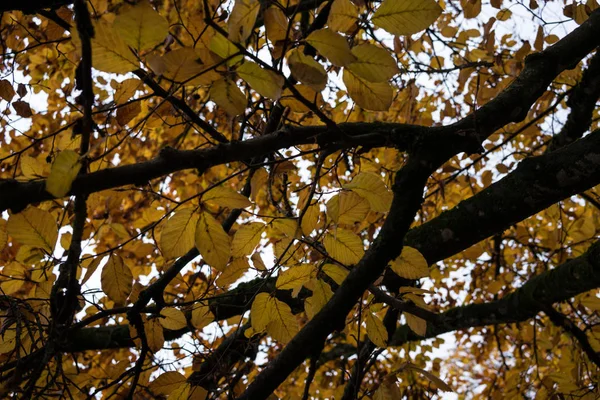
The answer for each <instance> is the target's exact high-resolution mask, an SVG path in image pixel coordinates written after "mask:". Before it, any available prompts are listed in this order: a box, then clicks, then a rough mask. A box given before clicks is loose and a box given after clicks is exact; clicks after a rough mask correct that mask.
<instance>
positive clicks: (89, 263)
mask: <svg viewBox="0 0 600 400" xmlns="http://www.w3.org/2000/svg"><path fill="white" fill-rule="evenodd" d="M103 259H104V257H94V258H88V259H87V260H84V261H83V266H84V267H85V274H84V275H83V279H82V280H81V284H82V285H83V284H85V283H86V282H87V281H88V280H89V279H90V278H91V277H92V275H93V274H94V272H96V270H97V269H98V267H99V266H100V263H101V262H102V260H103Z"/></svg>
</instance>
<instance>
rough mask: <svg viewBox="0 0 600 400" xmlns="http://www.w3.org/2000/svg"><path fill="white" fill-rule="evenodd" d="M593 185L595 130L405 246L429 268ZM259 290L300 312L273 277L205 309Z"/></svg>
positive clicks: (81, 334) (97, 340) (106, 339)
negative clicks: (272, 295)
mask: <svg viewBox="0 0 600 400" xmlns="http://www.w3.org/2000/svg"><path fill="white" fill-rule="evenodd" d="M590 149H597V152H596V153H594V152H591V151H590ZM539 171H544V173H541V174H540V173H539ZM599 183H600V131H595V132H594V133H592V134H590V135H588V136H586V137H585V138H583V139H580V140H578V141H576V142H575V143H573V144H571V145H569V146H566V147H564V148H561V149H559V150H556V151H554V152H552V154H545V155H542V156H539V157H534V158H532V159H530V160H526V161H525V162H522V163H521V165H519V167H518V168H517V169H516V170H515V171H513V172H512V173H510V174H509V175H507V176H506V177H504V178H503V179H501V180H500V181H498V182H496V183H494V184H493V185H491V186H490V187H488V188H487V189H485V190H483V191H482V192H480V193H478V194H476V195H475V196H473V197H471V198H470V199H467V200H464V201H463V202H461V203H460V204H459V205H458V206H456V207H455V208H453V209H452V210H449V211H446V212H444V213H443V214H441V215H440V216H438V217H436V218H434V219H433V220H431V221H429V222H427V223H425V224H423V225H421V226H419V227H416V228H413V229H411V230H410V231H409V232H408V234H407V235H406V239H405V243H406V244H407V245H409V246H412V247H415V248H417V249H419V251H420V252H421V253H422V254H423V255H424V256H425V258H426V259H427V261H428V262H429V263H430V264H434V263H436V262H438V261H440V260H443V259H445V258H448V257H450V256H452V255H454V254H456V253H458V252H460V251H463V250H465V249H467V248H469V247H470V246H472V245H474V244H476V243H478V242H480V241H481V240H484V239H485V238H487V237H489V236H491V235H493V234H494V233H495V232H498V231H502V230H504V229H507V228H509V227H510V226H511V225H513V224H515V223H517V222H519V221H521V220H523V219H525V218H527V217H529V216H530V215H533V214H535V213H537V212H539V211H542V210H544V209H545V208H547V207H548V206H550V205H552V204H554V203H556V202H558V201H560V200H563V199H565V198H568V197H570V196H573V195H575V194H577V193H580V192H582V191H584V190H587V189H589V188H591V187H593V186H595V185H597V184H599ZM524 194H526V195H524ZM259 292H267V293H276V296H277V298H279V299H280V300H282V301H285V302H286V303H288V304H289V305H290V306H291V307H292V309H296V310H302V302H301V300H299V299H294V298H292V297H291V295H290V293H289V291H277V292H275V280H274V279H273V278H271V279H268V280H266V281H265V280H263V279H260V278H259V279H256V280H254V281H251V282H247V283H243V284H241V285H239V286H238V287H237V288H236V289H234V290H232V291H230V292H228V293H227V294H226V295H224V296H222V297H219V298H216V299H213V300H211V302H210V306H211V310H212V311H213V313H214V314H215V316H216V317H217V319H219V320H221V319H227V318H230V317H232V316H234V315H240V314H242V313H243V312H244V311H246V310H247V308H248V305H249V304H251V302H252V298H253V296H255V295H256V293H259ZM112 331H115V332H114V334H112V333H111V332H112ZM117 331H119V332H117ZM93 332H98V335H97V336H96V335H95V334H94V333H93ZM182 333H183V332H181V333H179V335H181V334H182ZM169 334H171V333H169ZM72 335H73V336H71V339H70V341H69V342H70V344H69V346H70V347H69V348H70V349H71V351H82V350H86V349H89V350H95V349H98V350H99V349H107V348H117V347H128V346H129V345H130V343H131V341H130V339H129V333H128V327H127V326H122V327H121V326H115V327H108V328H107V329H105V328H86V329H83V330H82V331H77V332H73V333H72ZM174 337H178V336H174Z"/></svg>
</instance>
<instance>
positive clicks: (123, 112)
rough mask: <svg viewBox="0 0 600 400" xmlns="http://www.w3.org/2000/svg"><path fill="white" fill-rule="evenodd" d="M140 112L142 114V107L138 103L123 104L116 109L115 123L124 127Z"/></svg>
mask: <svg viewBox="0 0 600 400" xmlns="http://www.w3.org/2000/svg"><path fill="white" fill-rule="evenodd" d="M140 112H142V106H141V104H140V102H139V101H134V102H131V103H128V104H125V105H124V106H122V107H119V108H118V109H117V122H118V124H119V125H121V126H125V125H127V123H129V122H130V121H131V120H132V119H134V118H135V117H137V115H138V114H139V113H140Z"/></svg>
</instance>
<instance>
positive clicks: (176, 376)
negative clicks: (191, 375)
mask: <svg viewBox="0 0 600 400" xmlns="http://www.w3.org/2000/svg"><path fill="white" fill-rule="evenodd" d="M185 382H186V377H185V376H183V375H181V374H180V373H179V372H176V371H169V372H165V373H163V374H161V375H159V376H158V378H156V379H154V380H152V382H150V385H149V386H148V387H149V389H150V390H151V391H152V392H153V393H154V394H157V395H163V396H167V395H169V394H170V393H171V392H173V391H175V389H177V388H179V387H180V386H183V385H185Z"/></svg>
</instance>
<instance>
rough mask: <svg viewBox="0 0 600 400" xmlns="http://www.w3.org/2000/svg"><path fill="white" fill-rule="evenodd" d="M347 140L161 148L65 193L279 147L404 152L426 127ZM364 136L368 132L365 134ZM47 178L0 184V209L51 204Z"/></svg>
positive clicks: (320, 134)
mask: <svg viewBox="0 0 600 400" xmlns="http://www.w3.org/2000/svg"><path fill="white" fill-rule="evenodd" d="M339 126H340V127H341V129H343V130H344V132H346V134H347V135H348V137H349V138H348V139H347V140H345V141H342V142H340V141H339V135H338V134H337V133H336V132H331V131H329V130H328V129H327V128H326V127H324V126H309V127H297V128H285V129H283V130H280V131H277V132H274V133H271V134H267V135H264V136H260V137H257V138H254V139H249V140H245V141H243V142H231V143H223V144H219V145H216V146H214V147H211V148H209V149H203V150H176V149H173V148H170V147H166V148H163V150H162V151H161V152H160V154H159V155H158V157H156V158H154V159H152V160H149V161H145V162H139V163H136V164H130V165H124V166H119V167H115V168H107V169H103V170H100V171H97V172H93V173H90V174H86V175H83V176H80V177H78V178H77V179H76V180H75V181H74V182H73V185H72V187H71V192H70V193H69V195H78V194H90V193H95V192H99V191H102V190H106V189H111V188H116V187H120V186H126V185H131V184H133V185H141V184H145V183H146V182H148V181H150V180H152V179H156V178H160V177H163V176H165V175H168V174H170V173H173V172H177V171H181V170H184V169H193V168H196V169H199V170H201V171H203V170H205V169H207V168H210V167H213V166H217V165H221V164H225V163H229V162H234V161H242V160H249V159H251V158H253V157H259V156H264V155H267V154H270V153H272V152H274V151H277V150H279V149H284V148H288V147H292V146H297V145H302V144H319V145H321V146H332V147H334V148H345V147H354V146H358V145H363V146H371V147H376V146H394V147H398V148H399V149H401V150H406V149H407V148H408V147H409V146H411V144H412V143H413V142H414V141H415V140H416V138H417V137H419V136H421V135H422V134H423V132H425V131H427V130H428V129H433V128H425V127H420V126H416V125H404V124H383V123H381V124H369V123H352V124H340V125H339ZM365 132H366V133H365ZM45 187H46V180H44V179H42V180H36V181H30V182H16V181H12V180H11V181H4V182H0V192H2V196H1V197H0V211H4V210H7V209H9V208H10V209H11V210H12V211H14V212H17V211H20V210H22V209H24V208H25V207H27V205H29V204H33V203H37V202H40V201H45V200H50V199H52V198H53V197H52V196H51V195H50V194H49V193H48V192H46V190H45Z"/></svg>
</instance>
